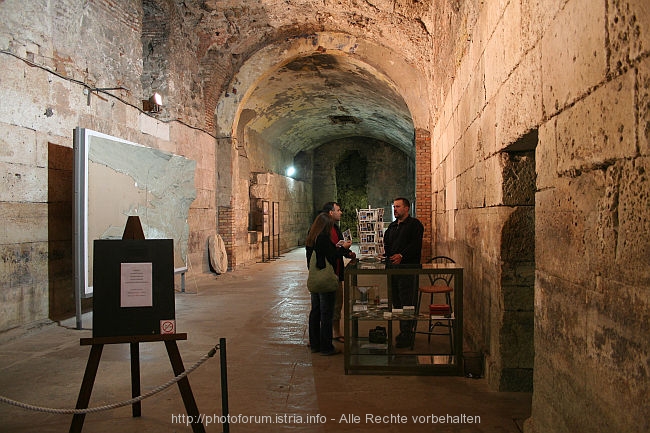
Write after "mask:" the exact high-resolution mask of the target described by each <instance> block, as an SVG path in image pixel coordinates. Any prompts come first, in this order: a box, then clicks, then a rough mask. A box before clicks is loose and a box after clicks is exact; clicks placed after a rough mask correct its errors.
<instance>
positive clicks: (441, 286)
mask: <svg viewBox="0 0 650 433" xmlns="http://www.w3.org/2000/svg"><path fill="white" fill-rule="evenodd" d="M429 263H456V262H455V261H454V260H453V259H451V258H449V257H447V256H436V257H433V258H432V259H431V260H429ZM428 277H429V282H430V285H428V286H422V287H420V288H419V289H418V292H419V293H418V302H417V306H416V307H415V311H416V313H417V314H419V313H420V307H421V306H422V295H426V294H428V295H429V304H430V305H433V304H434V300H435V295H444V300H445V303H444V304H442V305H445V306H448V317H449V318H448V319H447V318H445V319H440V318H437V319H435V321H434V319H433V318H432V317H431V316H432V314H431V311H430V308H427V314H428V316H429V327H428V329H427V330H426V331H418V330H417V322H416V324H415V327H416V328H415V333H416V334H427V336H428V339H427V341H428V342H429V343H431V336H432V335H449V348H450V352H449V353H454V333H453V321H452V317H453V312H454V308H453V303H452V301H451V294H452V292H453V291H454V288H453V285H452V279H453V277H454V275H453V274H428ZM438 306H440V304H438ZM445 316H447V315H445ZM438 326H440V327H444V328H447V331H446V332H436V331H435V328H436V327H438ZM414 345H415V338H414V339H413V346H414ZM411 349H413V347H411Z"/></svg>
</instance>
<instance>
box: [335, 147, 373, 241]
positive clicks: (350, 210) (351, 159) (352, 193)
mask: <svg viewBox="0 0 650 433" xmlns="http://www.w3.org/2000/svg"><path fill="white" fill-rule="evenodd" d="M367 167H368V161H367V160H366V158H364V157H362V156H361V155H360V154H359V152H358V151H356V150H354V151H350V152H347V153H346V154H345V155H344V156H343V158H342V159H341V161H340V162H339V163H338V164H337V165H336V187H337V195H338V202H339V203H340V205H341V208H342V209H343V215H342V216H341V228H342V229H343V230H345V229H347V228H349V229H350V231H351V232H352V237H353V238H357V213H356V209H361V208H366V207H368V191H367V185H368V177H367Z"/></svg>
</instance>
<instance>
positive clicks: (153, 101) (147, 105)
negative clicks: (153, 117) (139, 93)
mask: <svg viewBox="0 0 650 433" xmlns="http://www.w3.org/2000/svg"><path fill="white" fill-rule="evenodd" d="M161 107H162V96H160V93H158V92H156V93H154V94H153V95H151V98H149V99H143V100H142V111H145V112H147V113H158V112H159V111H160V108H161Z"/></svg>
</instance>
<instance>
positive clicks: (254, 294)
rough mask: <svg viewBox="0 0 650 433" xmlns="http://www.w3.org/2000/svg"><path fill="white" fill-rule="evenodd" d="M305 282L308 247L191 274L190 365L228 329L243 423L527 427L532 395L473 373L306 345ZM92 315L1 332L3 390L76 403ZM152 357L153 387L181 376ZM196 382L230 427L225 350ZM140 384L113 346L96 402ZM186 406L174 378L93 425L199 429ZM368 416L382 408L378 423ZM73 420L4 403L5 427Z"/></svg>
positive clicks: (210, 411) (259, 426)
mask: <svg viewBox="0 0 650 433" xmlns="http://www.w3.org/2000/svg"><path fill="white" fill-rule="evenodd" d="M177 278H178V277H177ZM305 280H306V271H305V263H304V250H302V249H297V250H294V251H292V252H289V253H286V254H285V255H284V256H283V257H282V258H280V259H278V260H275V261H273V262H270V263H256V264H252V265H249V266H246V267H244V268H240V269H237V270H236V271H234V272H228V273H226V274H223V275H218V276H215V275H212V276H204V277H200V278H199V279H195V278H188V280H187V288H186V292H185V293H180V292H177V294H176V320H177V328H178V329H177V331H178V332H186V333H187V334H188V339H187V340H186V341H180V342H179V348H180V352H181V356H182V357H183V361H184V364H185V367H189V366H191V365H192V364H194V363H195V362H196V361H197V360H199V359H200V358H201V357H202V356H203V355H205V354H206V353H207V352H208V351H209V350H210V349H211V348H212V347H213V346H215V345H216V344H218V342H219V339H220V338H226V342H227V344H226V346H227V357H228V387H229V393H228V401H229V408H230V415H231V423H230V425H229V429H230V431H231V432H260V431H270V432H280V431H298V432H339V431H355V432H371V431H372V432H373V433H376V432H386V433H389V432H390V433H392V432H412V431H433V430H435V431H436V432H439V433H444V432H479V433H480V432H486V433H487V432H491V433H492V432H493V433H497V432H498V433H507V432H514V433H516V432H520V431H522V425H523V423H524V420H525V419H526V418H527V417H528V416H529V415H530V406H531V394H529V393H496V392H491V391H489V390H488V387H487V384H486V382H485V380H484V379H469V378H465V377H439V376H389V375H345V374H344V364H343V362H344V358H343V355H335V356H330V357H324V356H320V355H318V354H312V353H311V352H310V350H309V349H308V348H307V346H306V342H307V336H306V333H307V320H306V318H307V313H308V310H309V304H310V302H309V295H308V292H307V290H306V287H305ZM91 323H92V318H91V317H90V314H87V315H84V328H85V329H84V330H76V329H74V328H75V326H74V321H73V320H70V321H66V322H62V323H60V324H52V325H48V326H44V327H42V328H39V329H34V330H31V331H29V332H28V333H26V334H23V335H21V336H20V337H19V338H13V339H10V338H7V336H6V335H5V336H4V338H3V337H2V336H1V335H0V339H1V341H2V342H1V343H0V366H1V367H0V395H2V396H3V397H7V398H10V399H13V400H17V401H20V402H25V403H29V404H32V405H36V406H42V407H50V408H74V406H75V403H76V399H77V394H78V392H79V387H80V385H81V381H82V377H83V373H84V369H85V366H86V362H87V360H88V354H89V352H90V348H89V346H80V345H79V338H82V337H90V336H91V331H90V329H89V328H90V326H91ZM341 347H342V346H341ZM140 362H141V383H142V392H143V393H144V392H147V391H149V390H151V389H153V388H155V387H157V386H158V385H161V384H163V383H166V382H167V381H169V380H170V379H171V378H172V377H173V373H172V371H171V367H170V364H169V359H168V358H167V354H166V352H165V347H164V344H163V343H160V342H157V343H143V344H141V345H140ZM189 381H190V384H191V386H192V390H193V392H194V396H195V398H196V402H197V405H198V408H199V412H200V413H201V414H204V415H205V417H206V418H205V420H206V422H207V421H210V422H211V423H210V424H208V425H207V426H206V431H207V432H222V431H224V428H223V427H224V426H223V425H222V424H220V423H218V422H217V423H215V422H214V421H215V419H214V417H219V416H220V415H222V411H221V390H220V367H219V359H218V356H217V357H214V358H210V359H209V360H208V361H207V362H205V363H204V364H203V365H201V366H200V367H199V368H197V369H196V370H195V371H194V372H192V373H191V374H190V376H189ZM130 386H131V385H130V363H129V346H128V345H127V344H118V345H107V346H105V348H104V351H103V354H102V358H101V362H100V365H99V371H98V373H97V378H96V381H95V386H94V389H93V393H92V398H91V401H90V406H91V407H93V406H103V405H107V404H111V403H115V402H121V401H124V400H127V399H129V398H130V396H131V394H130ZM184 413H185V412H184V406H183V402H182V399H181V397H180V393H179V391H178V387H177V386H176V385H174V386H173V387H170V388H168V389H167V390H165V391H163V392H161V393H159V394H156V395H154V396H152V397H150V398H147V399H146V400H144V401H143V402H142V416H141V417H139V418H132V417H131V408H130V407H129V406H126V407H121V408H118V409H113V410H109V411H102V412H97V413H91V414H88V415H87V416H86V419H85V424H84V428H83V431H84V432H88V433H90V432H98V433H104V432H105V433H108V432H115V431H120V432H134V433H135V432H138V433H141V432H190V431H192V429H191V427H188V426H186V425H185V424H184V423H183V421H184V420H183V414H184ZM367 415H374V416H380V417H381V418H379V419H376V422H375V423H372V422H370V421H369V420H368V419H367ZM431 415H435V416H439V417H445V419H447V416H448V415H449V416H455V417H465V419H466V420H467V419H468V418H467V417H480V423H468V422H465V423H444V424H443V423H437V424H435V425H434V424H432V423H431V422H430V421H431ZM308 416H311V419H310V421H311V422H309V423H307V421H308V419H307V417H308ZM353 416H358V417H359V418H360V420H359V422H358V423H353V422H352V418H353ZM402 416H404V417H406V418H400V417H402ZM427 416H429V423H426V417H427ZM391 417H392V418H391ZM413 417H421V418H420V419H421V421H422V422H418V421H417V419H414V418H413ZM71 418H72V416H71V415H65V414H64V415H59V414H51V413H45V412H37V411H30V410H26V409H23V408H18V407H15V406H12V405H8V404H5V403H0V432H40V433H47V432H66V431H68V429H69V426H70V421H71ZM404 419H406V421H405V422H398V421H403V420H404ZM271 421H273V423H272V424H271ZM315 421H320V422H315Z"/></svg>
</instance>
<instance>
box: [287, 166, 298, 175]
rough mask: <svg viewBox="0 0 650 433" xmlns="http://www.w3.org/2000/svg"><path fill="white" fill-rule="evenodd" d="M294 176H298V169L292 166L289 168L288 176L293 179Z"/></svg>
mask: <svg viewBox="0 0 650 433" xmlns="http://www.w3.org/2000/svg"><path fill="white" fill-rule="evenodd" d="M294 174H296V168H295V167H294V166H293V165H292V166H290V167H288V168H287V176H289V177H293V175H294Z"/></svg>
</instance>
